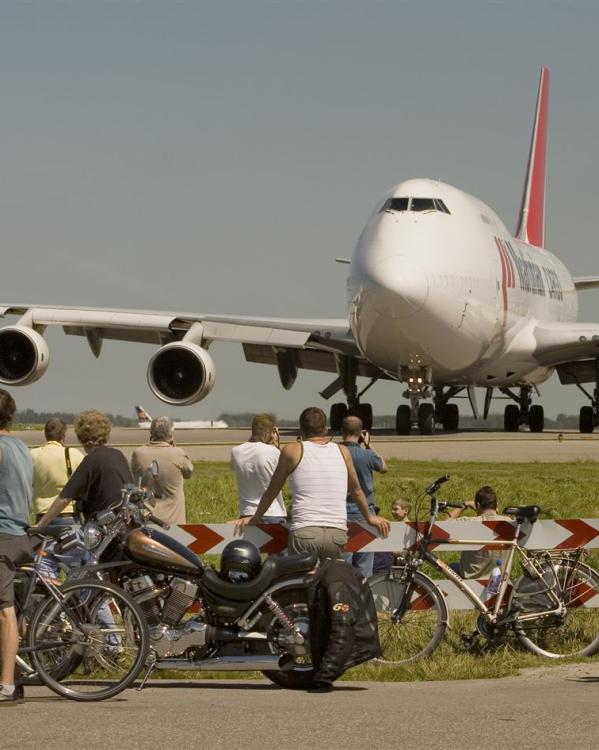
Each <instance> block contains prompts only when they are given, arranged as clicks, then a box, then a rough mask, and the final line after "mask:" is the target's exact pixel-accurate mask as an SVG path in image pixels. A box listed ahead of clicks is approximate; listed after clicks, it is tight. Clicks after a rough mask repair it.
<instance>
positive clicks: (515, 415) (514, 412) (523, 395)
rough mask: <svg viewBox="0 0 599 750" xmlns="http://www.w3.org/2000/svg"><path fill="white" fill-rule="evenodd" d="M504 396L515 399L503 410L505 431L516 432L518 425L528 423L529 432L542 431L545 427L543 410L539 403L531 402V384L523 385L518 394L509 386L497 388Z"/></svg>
mask: <svg viewBox="0 0 599 750" xmlns="http://www.w3.org/2000/svg"><path fill="white" fill-rule="evenodd" d="M499 390H500V391H501V392H502V393H503V394H504V395H505V396H507V397H508V398H511V399H512V400H513V401H515V402H516V403H515V404H508V405H507V406H506V407H505V411H504V412H503V427H504V429H505V431H506V432H518V430H519V429H520V425H521V424H522V425H528V427H529V429H530V431H531V432H543V430H544V429H545V412H544V410H543V407H542V406H540V405H539V404H534V405H533V403H532V395H531V393H532V386H530V385H523V386H521V388H520V394H519V395H518V394H516V393H514V392H513V391H512V390H510V389H509V388H500V389H499Z"/></svg>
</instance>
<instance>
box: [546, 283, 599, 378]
mask: <svg viewBox="0 0 599 750" xmlns="http://www.w3.org/2000/svg"><path fill="white" fill-rule="evenodd" d="M598 286H599V282H598ZM534 337H535V339H536V342H537V346H536V350H535V352H534V357H535V359H536V361H537V362H538V363H539V364H540V365H543V366H545V367H555V368H556V370H557V373H558V375H559V379H560V382H561V383H563V384H564V385H567V384H573V383H591V382H595V380H596V376H597V365H596V363H597V359H598V358H599V323H543V324H542V325H539V326H536V328H535V329H534Z"/></svg>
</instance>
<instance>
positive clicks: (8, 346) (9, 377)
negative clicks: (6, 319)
mask: <svg viewBox="0 0 599 750" xmlns="http://www.w3.org/2000/svg"><path fill="white" fill-rule="evenodd" d="M49 362H50V352H49V351H48V344H46V342H45V341H44V339H43V337H42V336H40V335H39V333H38V332H37V331H34V330H33V328H27V327H26V326H6V327H5V328H0V383H2V384H3V385H29V383H35V381H36V380H39V379H40V378H41V377H42V375H43V374H44V373H45V372H46V370H47V369H48V363H49Z"/></svg>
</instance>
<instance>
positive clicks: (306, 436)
mask: <svg viewBox="0 0 599 750" xmlns="http://www.w3.org/2000/svg"><path fill="white" fill-rule="evenodd" d="M300 432H301V441H298V442H296V443H290V444H289V445H286V446H285V447H284V448H283V450H282V451H281V456H280V458H279V462H278V464H277V468H276V469H275V472H274V474H273V476H272V479H271V481H270V484H269V485H268V488H267V489H266V491H265V492H264V494H263V495H262V498H261V500H260V502H259V504H258V507H257V509H256V513H255V514H254V515H253V516H251V517H248V518H240V519H239V520H238V521H237V522H236V527H235V528H236V532H237V533H241V532H242V531H243V528H244V527H245V526H246V525H248V524H250V525H252V526H255V525H256V524H258V523H260V521H261V520H262V517H263V515H264V513H265V512H266V510H267V508H268V507H269V506H270V504H271V503H272V502H273V500H274V499H275V498H276V496H277V495H278V494H279V492H281V490H282V489H283V485H284V484H285V480H286V479H287V477H289V483H290V485H291V526H290V533H289V551H290V552H295V553H302V552H313V553H314V554H316V555H318V557H319V558H320V559H325V558H327V557H333V558H339V559H342V558H343V554H344V547H345V543H346V542H347V503H346V497H347V495H348V493H349V494H351V496H352V497H353V499H354V501H355V503H356V505H357V507H358V508H359V510H360V512H361V513H362V515H363V516H364V518H365V519H366V521H367V522H368V523H369V524H370V525H371V526H374V527H375V528H377V529H378V531H379V533H380V534H381V536H383V537H386V536H387V535H388V534H389V529H390V526H389V522H388V521H387V520H386V519H385V518H382V517H381V516H377V515H375V514H374V513H373V512H372V511H371V510H370V509H369V507H368V503H367V501H366V497H365V495H364V493H363V491H362V489H361V487H360V483H359V481H358V477H357V475H356V471H355V469H354V466H353V463H352V460H351V457H350V455H349V452H348V450H347V448H346V447H345V446H343V445H339V444H337V443H333V442H332V441H331V439H330V438H329V437H328V435H327V418H326V414H325V413H324V412H323V411H322V409H319V408H318V407H316V406H311V407H309V408H308V409H304V411H303V412H302V413H301V415H300Z"/></svg>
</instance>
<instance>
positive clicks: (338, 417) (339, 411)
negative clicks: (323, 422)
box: [329, 402, 348, 430]
mask: <svg viewBox="0 0 599 750" xmlns="http://www.w3.org/2000/svg"><path fill="white" fill-rule="evenodd" d="M347 411H348V410H347V406H346V405H345V404H344V403H342V402H341V403H337V404H333V405H332V406H331V413H330V415H329V424H330V426H331V430H340V429H341V423H342V422H343V420H344V419H345V417H347Z"/></svg>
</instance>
